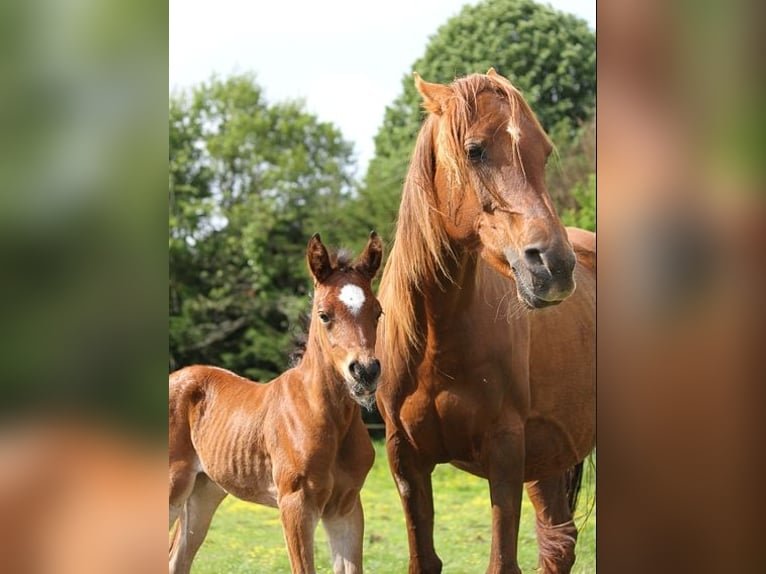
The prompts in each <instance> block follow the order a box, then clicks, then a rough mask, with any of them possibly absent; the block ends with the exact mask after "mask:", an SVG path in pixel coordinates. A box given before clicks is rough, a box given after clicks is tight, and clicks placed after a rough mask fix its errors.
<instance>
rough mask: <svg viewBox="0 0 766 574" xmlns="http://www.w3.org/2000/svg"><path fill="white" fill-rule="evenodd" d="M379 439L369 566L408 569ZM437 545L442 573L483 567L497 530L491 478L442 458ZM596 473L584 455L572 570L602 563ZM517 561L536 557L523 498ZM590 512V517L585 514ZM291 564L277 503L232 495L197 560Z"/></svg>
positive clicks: (232, 573)
mask: <svg viewBox="0 0 766 574" xmlns="http://www.w3.org/2000/svg"><path fill="white" fill-rule="evenodd" d="M374 444H375V452H376V458H375V466H373V468H372V470H371V471H370V474H369V475H368V476H367V481H366V482H365V485H364V489H363V490H362V502H363V504H364V512H365V544H364V567H365V571H366V572H368V573H369V574H400V573H402V572H406V571H407V556H408V552H407V536H406V533H405V528H404V515H403V513H402V509H401V504H400V502H399V496H398V494H397V492H396V489H395V488H394V483H393V480H392V478H391V475H390V473H389V470H388V462H387V460H386V452H385V447H384V446H383V443H382V442H381V441H374ZM433 485H434V505H435V507H436V527H435V532H434V538H435V544H436V551H437V553H438V554H439V556H440V557H441V559H442V562H443V563H444V570H443V572H444V574H469V573H474V572H484V571H485V570H486V568H487V564H488V561H489V543H490V534H491V526H490V523H491V520H490V506H489V489H488V484H487V482H486V481H484V480H482V479H479V478H476V477H474V476H472V475H470V474H468V473H465V472H462V471H459V470H457V469H456V468H454V467H452V466H450V465H440V466H438V467H437V468H436V471H435V472H434V475H433ZM594 493H595V477H594V471H593V468H589V465H588V464H587V463H586V470H585V478H584V481H583V490H582V491H581V494H580V506H579V508H578V516H577V517H576V520H577V524H578V527H579V529H580V536H579V539H578V541H577V550H576V552H577V562H576V563H575V567H574V570H573V572H575V573H577V574H586V573H587V574H590V573H592V572H595V571H596V539H595V536H596V532H595V531H596V513H595V507H593V508H592V510H591V512H590V513H589V514H588V512H587V510H588V507H589V506H592V505H594V504H595V503H594V502H593V499H594V497H595V494H594ZM522 504H523V505H522V516H521V534H520V536H519V564H520V566H521V569H522V570H523V571H524V572H533V571H534V570H535V567H536V565H537V543H536V541H535V533H534V511H533V510H532V505H531V503H530V502H529V500H528V499H527V498H526V494H525V497H524V501H523V503H522ZM586 514H587V520H586V519H585V518H586ZM316 562H317V571H318V572H320V573H323V574H332V569H331V567H330V553H329V549H328V547H327V538H326V537H325V533H324V530H323V529H322V527H321V525H320V526H319V527H318V528H317V536H316ZM253 572H258V573H274V574H276V573H280V574H283V573H285V572H290V564H289V561H288V559H287V551H286V550H285V547H284V541H283V538H282V529H281V525H280V522H279V513H278V512H277V510H275V509H273V508H267V507H264V506H258V505H255V504H250V503H246V502H242V501H240V500H237V499H235V498H234V497H232V496H229V497H227V498H226V500H224V501H223V503H222V504H221V506H220V507H219V509H218V512H217V513H216V515H215V518H214V519H213V524H212V526H211V527H210V532H209V533H208V536H207V539H206V540H205V543H204V544H203V545H202V548H201V549H200V551H199V553H198V554H197V558H196V560H195V563H194V567H193V568H192V573H193V574H239V573H242V574H245V573H247V574H252V573H253Z"/></svg>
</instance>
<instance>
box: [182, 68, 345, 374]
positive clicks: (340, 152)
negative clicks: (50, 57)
mask: <svg viewBox="0 0 766 574" xmlns="http://www.w3.org/2000/svg"><path fill="white" fill-rule="evenodd" d="M351 161H352V148H351V145H350V144H349V143H347V142H345V141H344V140H343V139H342V137H341V134H340V132H339V131H338V130H337V129H336V128H335V127H334V126H333V125H331V124H328V123H322V122H319V121H318V120H317V119H316V118H315V117H314V116H312V115H310V114H308V113H306V112H305V111H304V110H303V105H302V104H301V103H300V102H291V101H288V102H282V103H277V104H269V103H267V102H266V101H265V100H264V97H263V93H262V90H261V88H260V87H259V86H258V85H257V84H256V83H255V80H254V78H253V77H252V76H250V75H241V76H234V77H231V78H229V79H227V80H224V81H222V80H218V79H213V80H211V81H210V82H209V83H207V84H203V85H201V86H199V87H197V88H196V89H194V90H193V91H192V92H191V94H181V95H180V96H176V97H173V98H171V101H170V181H169V192H170V193H169V200H170V214H169V216H170V239H169V254H170V367H171V369H172V368H178V367H180V366H183V365H188V364H191V363H211V364H215V365H220V366H224V367H227V368H229V369H232V370H234V371H236V372H238V373H240V374H243V375H245V376H249V377H251V378H255V379H259V380H267V379H270V378H272V377H273V376H274V375H276V374H277V373H279V372H281V371H282V370H284V368H285V366H286V362H287V357H288V355H289V347H290V345H291V342H290V328H291V327H292V326H295V327H296V329H297V328H298V326H299V323H300V321H299V317H300V316H301V315H302V314H303V313H305V312H306V311H307V310H308V294H309V290H310V281H309V279H308V273H307V271H306V267H305V264H304V263H303V262H304V253H305V251H304V250H305V246H306V243H307V241H308V238H309V237H310V236H311V234H312V233H314V232H317V231H319V232H320V233H322V238H323V240H325V241H326V242H327V243H328V244H331V245H335V244H338V243H340V241H341V239H342V236H341V234H342V229H343V226H341V225H339V221H340V217H341V216H342V215H341V214H342V209H341V206H342V204H343V202H344V201H345V200H346V198H347V197H348V195H349V194H350V190H351V185H352V179H351V175H350V174H351V168H352V164H351Z"/></svg>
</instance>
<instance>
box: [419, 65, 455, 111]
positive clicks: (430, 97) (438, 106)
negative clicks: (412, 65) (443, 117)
mask: <svg viewBox="0 0 766 574" xmlns="http://www.w3.org/2000/svg"><path fill="white" fill-rule="evenodd" d="M413 73H414V75H415V88H416V89H417V90H418V93H419V94H420V95H421V96H423V107H424V108H425V110H426V111H427V112H431V113H432V114H441V113H442V112H443V111H444V109H445V107H446V105H447V100H448V99H449V97H450V96H451V95H452V88H450V87H449V86H443V85H442V84H430V83H428V82H425V81H423V78H421V77H420V76H419V75H418V73H417V72H413Z"/></svg>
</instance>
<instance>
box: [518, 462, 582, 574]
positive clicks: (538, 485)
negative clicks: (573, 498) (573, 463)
mask: <svg viewBox="0 0 766 574" xmlns="http://www.w3.org/2000/svg"><path fill="white" fill-rule="evenodd" d="M526 486H527V494H528V495H529V498H530V500H531V501H532V504H533V506H534V507H535V514H536V530H537V544H538V546H539V560H538V568H539V569H540V571H541V572H542V573H543V574H567V573H568V572H570V571H571V569H572V565H573V564H574V561H575V543H576V542H577V528H575V525H574V520H573V519H572V512H571V510H570V509H569V504H568V502H567V496H566V479H565V476H564V475H563V474H561V475H559V476H554V477H551V478H545V479H543V480H535V481H532V482H528V483H527V485H526Z"/></svg>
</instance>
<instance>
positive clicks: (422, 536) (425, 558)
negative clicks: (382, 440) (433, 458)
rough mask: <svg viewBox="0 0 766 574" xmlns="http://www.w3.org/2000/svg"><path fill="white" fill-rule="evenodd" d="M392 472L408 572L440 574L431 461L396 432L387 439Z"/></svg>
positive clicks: (440, 564) (412, 573)
mask: <svg viewBox="0 0 766 574" xmlns="http://www.w3.org/2000/svg"><path fill="white" fill-rule="evenodd" d="M386 451H387V452H388V461H389V466H390V467H391V474H392V475H393V477H394V482H396V487H397V489H398V490H399V498H400V499H401V501H402V507H403V508H404V518H405V521H406V522H407V542H408V544H409V549H410V562H409V574H439V573H440V572H441V571H442V561H441V560H440V559H439V556H438V555H437V554H436V550H435V549H434V499H433V490H432V484H431V473H432V472H433V470H434V466H435V465H433V464H428V463H424V462H423V461H422V460H419V459H418V456H417V454H416V453H415V452H414V451H413V449H412V447H411V446H410V444H409V443H408V442H407V441H406V440H405V439H402V438H400V437H397V436H396V435H395V434H394V435H391V436H389V437H388V438H387V440H386Z"/></svg>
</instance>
